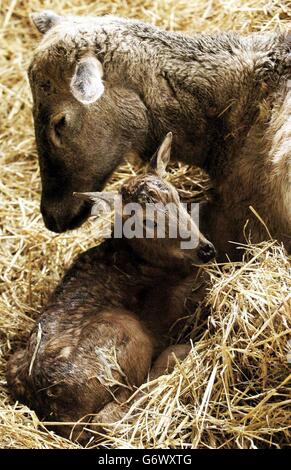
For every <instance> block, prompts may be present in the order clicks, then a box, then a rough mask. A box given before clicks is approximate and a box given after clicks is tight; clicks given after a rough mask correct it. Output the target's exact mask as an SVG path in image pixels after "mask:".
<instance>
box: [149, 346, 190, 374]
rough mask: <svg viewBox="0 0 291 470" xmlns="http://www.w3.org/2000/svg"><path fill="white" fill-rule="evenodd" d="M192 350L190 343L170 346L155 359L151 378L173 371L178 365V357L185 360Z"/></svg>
mask: <svg viewBox="0 0 291 470" xmlns="http://www.w3.org/2000/svg"><path fill="white" fill-rule="evenodd" d="M190 351H191V345H190V344H175V345H173V346H169V347H168V348H167V349H165V350H164V351H163V352H162V353H161V354H160V355H159V357H158V358H157V359H156V360H155V362H154V364H153V366H152V368H151V371H150V374H149V380H154V379H156V378H158V377H160V376H161V375H164V374H170V373H171V372H173V370H174V367H175V365H176V359H178V360H179V361H183V360H184V359H185V357H187V356H188V354H189V352H190Z"/></svg>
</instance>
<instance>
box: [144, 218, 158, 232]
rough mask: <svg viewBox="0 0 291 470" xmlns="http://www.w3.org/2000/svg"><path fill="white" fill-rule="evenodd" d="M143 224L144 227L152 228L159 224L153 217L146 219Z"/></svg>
mask: <svg viewBox="0 0 291 470" xmlns="http://www.w3.org/2000/svg"><path fill="white" fill-rule="evenodd" d="M143 225H144V227H146V228H149V229H152V230H153V229H155V228H156V227H157V226H158V224H157V222H156V221H155V220H152V219H144V221H143Z"/></svg>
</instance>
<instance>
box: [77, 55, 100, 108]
mask: <svg viewBox="0 0 291 470" xmlns="http://www.w3.org/2000/svg"><path fill="white" fill-rule="evenodd" d="M102 76H103V67H102V65H101V62H99V60H97V59H96V57H92V56H90V57H84V58H83V59H81V60H80V61H79V62H78V64H77V66H76V69H75V73H74V75H73V78H72V80H71V92H72V94H73V96H74V97H75V98H76V100H78V101H80V103H83V104H90V103H94V102H95V101H97V100H98V98H100V96H101V95H102V94H103V92H104V86H103V83H102Z"/></svg>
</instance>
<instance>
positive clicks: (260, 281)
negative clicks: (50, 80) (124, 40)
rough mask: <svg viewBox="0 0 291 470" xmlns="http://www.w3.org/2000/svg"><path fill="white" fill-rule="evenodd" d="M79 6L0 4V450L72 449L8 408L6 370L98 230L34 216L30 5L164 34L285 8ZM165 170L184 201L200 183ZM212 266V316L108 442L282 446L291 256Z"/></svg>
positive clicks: (215, 3)
mask: <svg viewBox="0 0 291 470" xmlns="http://www.w3.org/2000/svg"><path fill="white" fill-rule="evenodd" d="M81 3H82V5H80V2H79V1H77V0H71V1H69V0H68V1H65V0H59V1H49V0H47V1H37V0H34V1H30V2H23V1H20V0H3V1H2V3H1V6H0V12H1V15H0V40H1V45H2V48H3V50H1V56H0V103H1V105H0V143H1V147H0V152H1V153H0V158H1V175H0V191H1V196H0V218H1V219H0V220H1V222H0V231H1V232H0V236H1V248H0V267H1V273H0V274H1V284H0V290H1V299H0V328H1V331H0V339H1V343H0V347H1V349H0V374H1V375H0V447H22V448H74V447H78V446H77V445H75V444H73V443H72V442H70V441H67V440H65V439H62V438H60V437H59V436H57V435H56V434H54V433H52V432H50V431H49V430H47V429H45V428H44V426H43V425H42V424H41V423H39V422H38V419H37V417H36V415H35V413H34V412H33V411H31V410H30V409H28V408H27V407H25V406H23V405H21V404H19V403H16V404H15V403H13V401H12V400H11V399H10V397H9V395H8V393H7V387H6V381H5V375H4V373H5V365H6V360H7V357H8V356H9V354H11V351H12V350H14V349H16V348H17V347H18V346H19V344H20V343H21V342H22V341H24V340H25V337H27V335H28V333H29V331H30V330H31V328H32V326H33V323H34V320H35V318H36V316H37V313H38V311H39V309H40V307H41V306H42V305H43V304H44V303H45V301H46V298H47V296H48V293H49V292H50V291H51V290H52V288H53V287H54V286H55V285H56V283H57V281H58V279H59V278H60V276H61V274H62V272H63V270H64V268H66V267H68V265H69V264H70V262H71V260H72V258H73V257H74V256H75V255H76V253H78V252H80V251H82V250H85V249H86V248H88V247H89V246H92V245H93V244H94V243H95V242H96V241H97V238H98V237H97V231H96V225H92V223H89V222H87V223H86V224H85V225H84V226H83V227H82V228H81V229H79V230H76V231H74V232H71V233H65V234H62V235H57V236H55V235H53V234H52V233H50V232H49V231H47V230H46V229H45V228H44V226H43V223H42V220H41V216H40V214H39V194H40V180H39V171H38V164H37V158H36V150H35V145H34V138H33V125H32V118H31V98H30V92H29V87H28V83H27V78H26V67H27V64H28V62H29V60H30V57H31V54H32V50H33V49H34V47H35V45H36V43H37V41H38V35H37V33H36V32H35V31H34V30H33V29H32V28H31V26H30V21H29V19H28V13H29V11H31V10H39V9H41V8H55V9H56V10H58V11H59V12H74V13H76V14H90V13H91V14H93V13H94V14H104V13H109V12H110V13H113V14H120V15H126V16H129V17H137V18H143V19H144V20H146V21H150V22H152V23H154V24H157V25H161V26H163V27H164V28H167V29H170V30H172V29H177V30H188V31H205V30H207V31H215V30H218V29H224V30H225V29H235V30H237V31H241V32H243V33H247V32H250V31H259V30H260V31H264V30H268V29H275V28H280V29H284V28H286V27H287V25H288V19H290V14H291V3H290V2H288V1H283V0H282V1H280V0H278V1H270V2H265V0H264V1H263V0H245V1H243V0H228V1H226V0H225V1H223V0H220V1H219V0H200V1H196V0H195V1H194V0H192V1H190V0H181V1H173V0H168V1H166V0H152V1H150V0H148V1H138V0H136V1H125V0H116V1H114V0H113V1H110V2H105V1H104V2H102V1H98V2H96V5H94V2H91V1H89V0H87V1H83V2H81ZM133 171H135V169H134V167H133V166H132V165H131V164H130V163H127V164H125V165H124V166H123V167H122V168H120V169H119V170H118V172H116V174H115V175H114V177H113V180H112V187H113V188H114V187H116V186H117V185H119V184H120V181H121V180H122V179H124V178H126V177H127V175H129V174H132V172H133ZM171 177H172V180H173V181H175V182H176V183H178V184H179V186H180V187H181V189H182V191H183V195H184V196H187V197H191V196H192V195H193V192H194V193H195V195H196V196H200V195H201V193H202V192H203V188H205V187H207V185H208V182H207V179H206V178H205V176H203V175H202V174H201V172H199V171H197V170H195V169H193V168H192V169H191V168H190V169H189V168H187V167H185V166H182V165H177V166H176V167H175V169H174V170H173V172H172V175H171ZM209 272H210V273H211V279H212V288H211V290H210V292H209V295H208V298H207V303H208V305H209V306H210V309H211V315H210V317H209V319H208V326H207V328H206V330H205V332H204V334H203V335H202V337H201V338H200V339H199V341H197V342H194V343H193V349H192V354H191V355H190V356H189V357H188V358H187V359H186V360H185V361H184V362H183V363H182V364H177V367H176V369H175V370H174V372H173V373H172V374H171V375H169V376H167V377H162V378H160V379H159V380H157V382H156V384H155V386H154V387H153V388H152V389H151V391H150V392H149V393H146V391H144V396H142V398H139V400H138V401H137V402H136V403H133V404H132V412H131V416H130V417H128V418H126V420H124V421H123V422H122V423H121V424H120V425H119V426H118V428H117V429H115V430H114V431H113V432H112V434H111V437H110V435H109V437H108V438H107V441H108V446H112V447H136V446H141V447H177V448H180V447H185V448H188V447H215V448H217V447H226V448H231V447H240V448H254V447H272V446H275V447H283V446H286V445H287V444H288V439H289V441H290V434H288V426H290V392H289V394H288V364H287V353H288V350H287V348H288V346H287V345H288V342H287V341H288V334H289V335H290V328H291V325H290V311H291V299H290V284H291V276H290V264H289V260H288V258H287V257H286V254H285V253H284V251H283V249H282V248H281V247H280V246H278V245H277V244H276V243H274V242H268V243H265V244H262V245H258V246H249V247H248V248H247V254H246V259H245V260H244V262H243V263H241V264H228V265H225V266H223V267H218V266H212V267H210V268H209ZM193 334H195V333H193ZM289 345H290V343H289ZM289 353H290V347H289ZM289 367H290V366H289ZM289 378H290V377H289ZM289 431H290V429H289Z"/></svg>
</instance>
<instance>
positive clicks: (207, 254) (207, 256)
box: [197, 242, 216, 263]
mask: <svg viewBox="0 0 291 470" xmlns="http://www.w3.org/2000/svg"><path fill="white" fill-rule="evenodd" d="M215 255H216V250H215V248H214V246H213V245H212V243H210V242H208V243H205V245H202V246H201V247H200V248H199V249H198V251H197V256H198V258H199V259H200V260H201V261H203V263H207V262H208V261H210V260H211V259H213V258H214V257H215Z"/></svg>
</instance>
